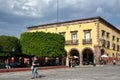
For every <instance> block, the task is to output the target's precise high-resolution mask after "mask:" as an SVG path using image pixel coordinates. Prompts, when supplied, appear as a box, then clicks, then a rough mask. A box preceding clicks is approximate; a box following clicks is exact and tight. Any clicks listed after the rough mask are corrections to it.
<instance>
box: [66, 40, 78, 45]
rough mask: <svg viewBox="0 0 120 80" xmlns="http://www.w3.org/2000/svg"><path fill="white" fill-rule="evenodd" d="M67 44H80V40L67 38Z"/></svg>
mask: <svg viewBox="0 0 120 80" xmlns="http://www.w3.org/2000/svg"><path fill="white" fill-rule="evenodd" d="M65 45H78V40H67V41H66V42H65Z"/></svg>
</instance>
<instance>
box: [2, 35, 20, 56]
mask: <svg viewBox="0 0 120 80" xmlns="http://www.w3.org/2000/svg"><path fill="white" fill-rule="evenodd" d="M20 53H21V48H20V43H19V39H18V38H16V37H14V36H5V35H2V36H0V56H15V55H17V54H20Z"/></svg>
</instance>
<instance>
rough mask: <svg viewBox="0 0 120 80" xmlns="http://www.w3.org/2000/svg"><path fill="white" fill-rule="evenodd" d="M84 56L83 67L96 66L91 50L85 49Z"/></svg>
mask: <svg viewBox="0 0 120 80" xmlns="http://www.w3.org/2000/svg"><path fill="white" fill-rule="evenodd" d="M82 56H83V65H90V64H94V54H93V51H92V50H91V49H89V48H87V49H84V50H83V53H82Z"/></svg>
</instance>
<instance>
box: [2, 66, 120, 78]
mask: <svg viewBox="0 0 120 80" xmlns="http://www.w3.org/2000/svg"><path fill="white" fill-rule="evenodd" d="M39 72H40V74H41V78H36V79H31V71H20V72H9V73H0V80H120V65H115V66H114V65H104V66H97V67H92V66H86V67H75V68H60V69H48V70H39Z"/></svg>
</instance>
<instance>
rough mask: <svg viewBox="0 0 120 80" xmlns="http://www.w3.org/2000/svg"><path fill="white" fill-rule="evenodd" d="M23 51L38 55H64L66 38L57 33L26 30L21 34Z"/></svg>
mask: <svg viewBox="0 0 120 80" xmlns="http://www.w3.org/2000/svg"><path fill="white" fill-rule="evenodd" d="M20 43H21V46H22V52H23V53H24V54H27V55H32V56H37V57H46V56H47V57H62V56H63V55H64V45H65V38H64V37H63V36H62V35H60V34H56V33H45V32H25V33H23V34H21V37H20Z"/></svg>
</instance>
